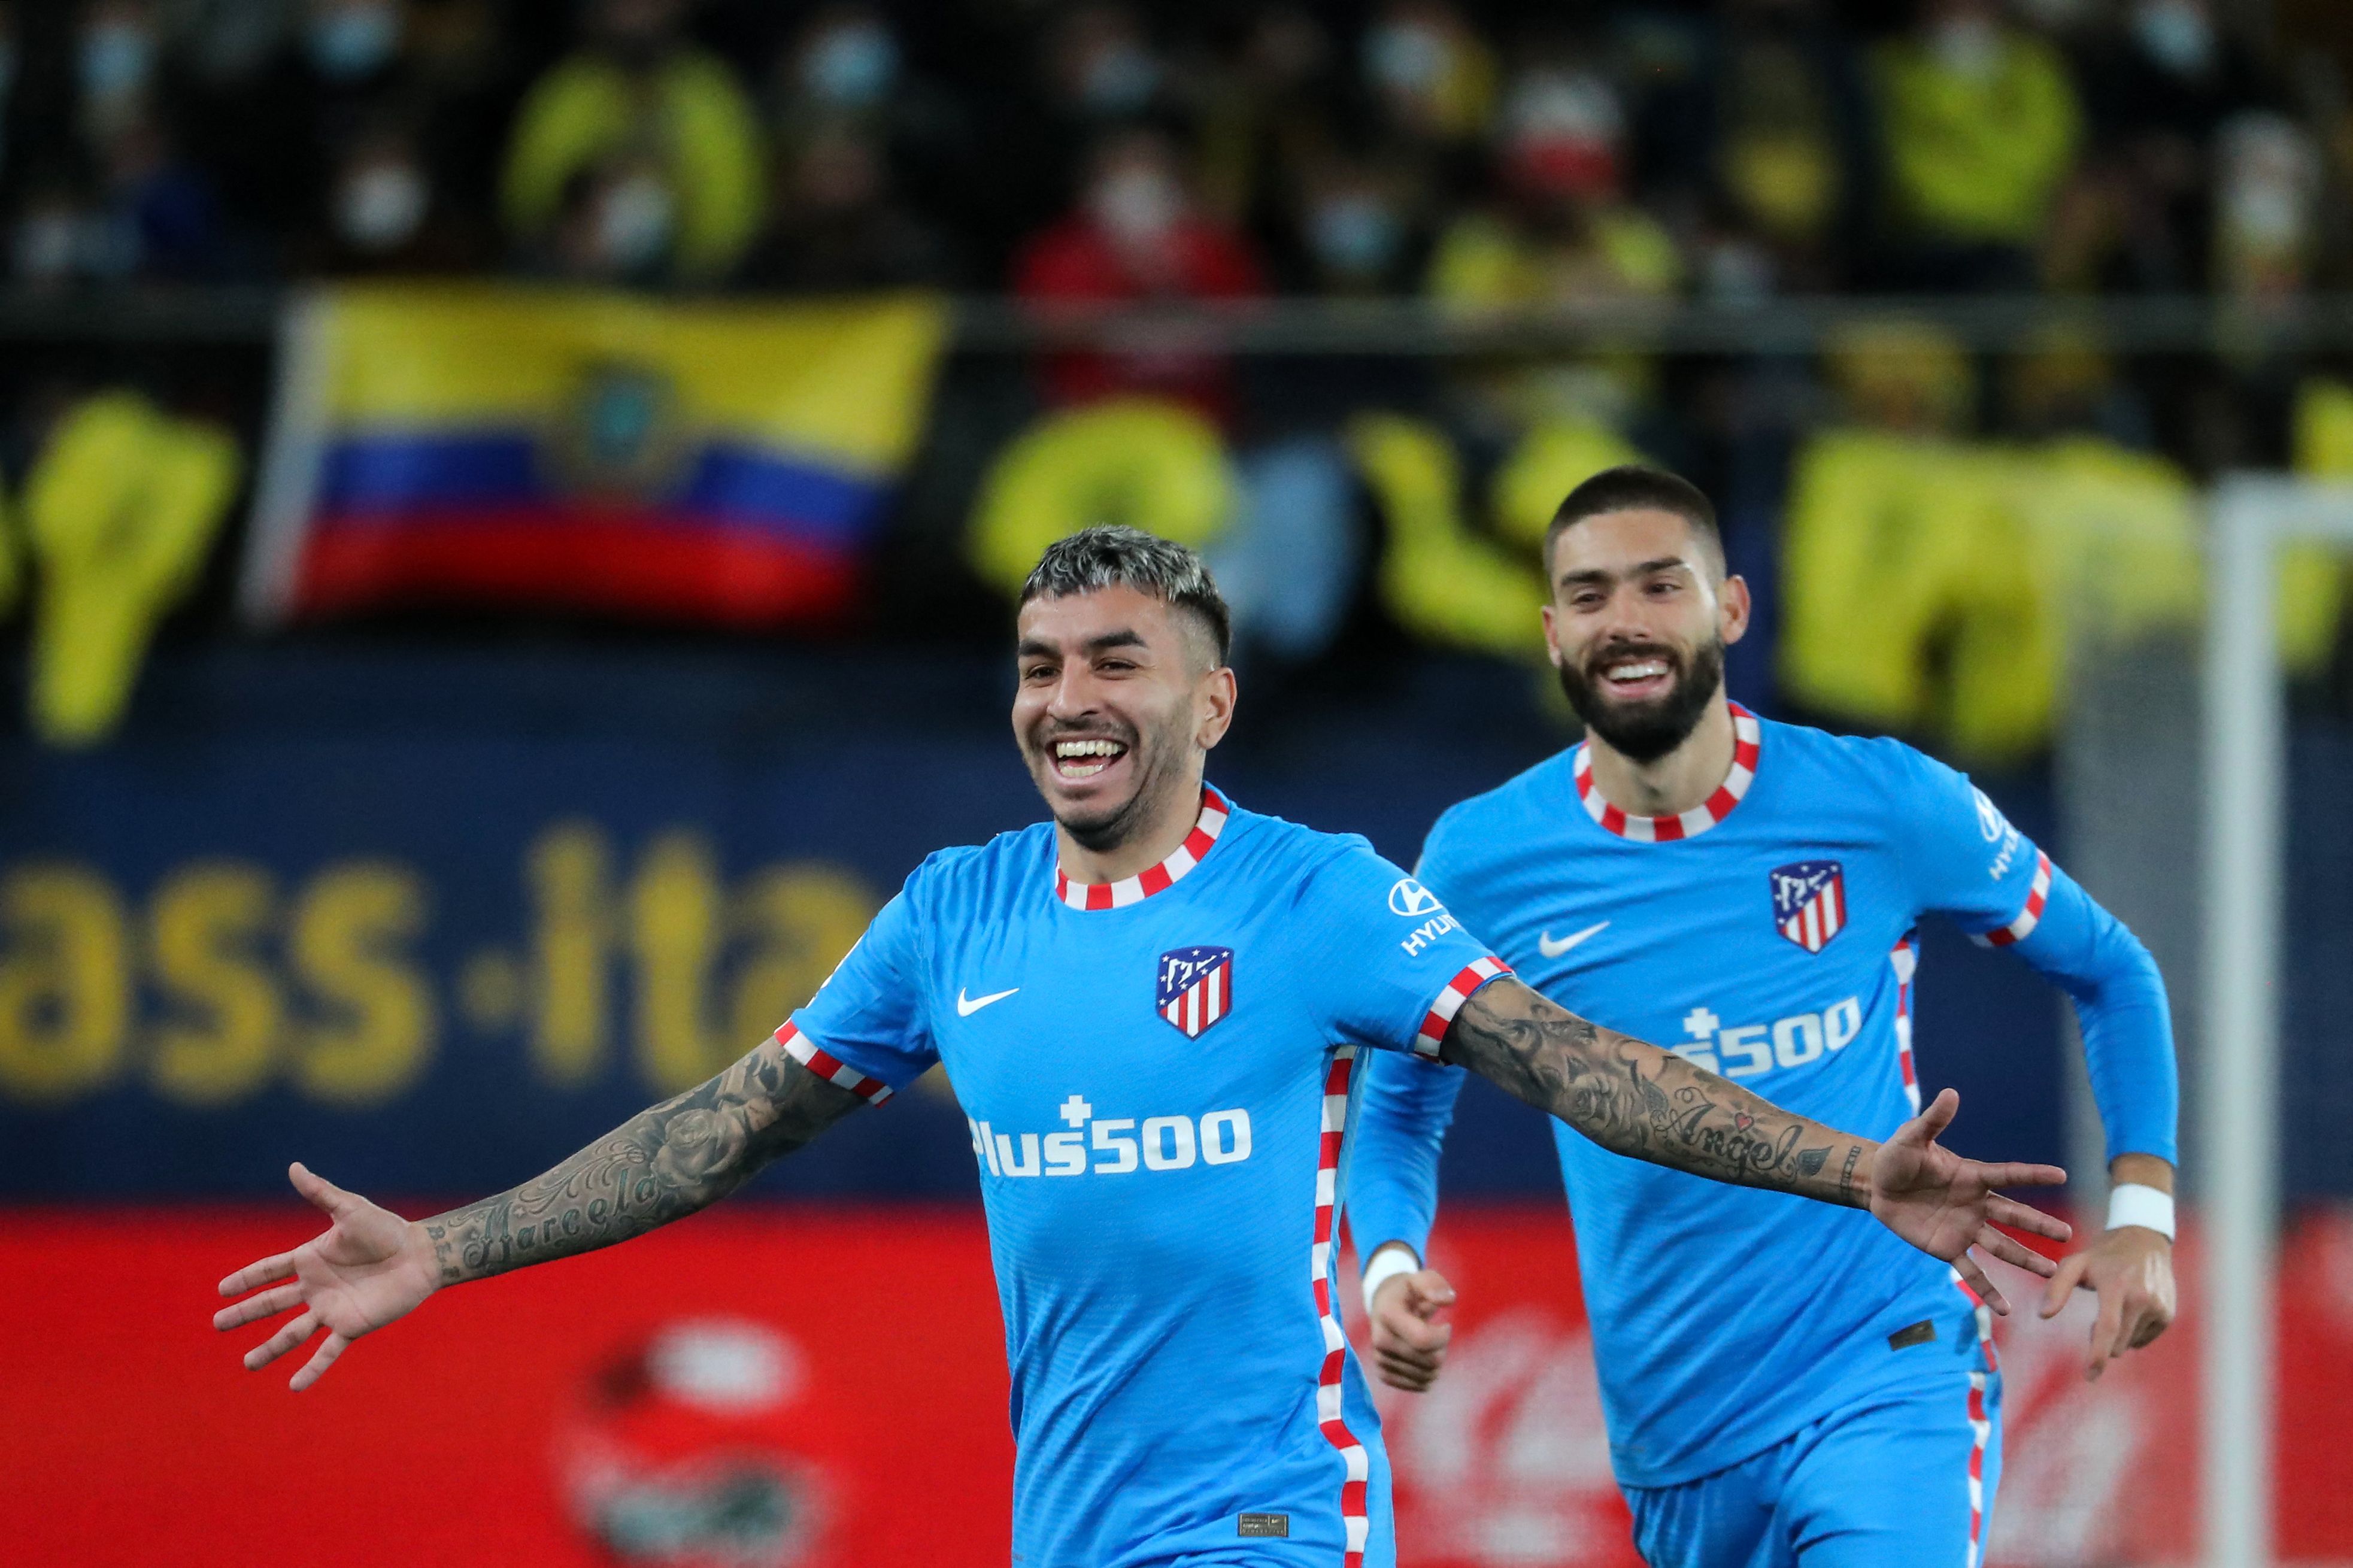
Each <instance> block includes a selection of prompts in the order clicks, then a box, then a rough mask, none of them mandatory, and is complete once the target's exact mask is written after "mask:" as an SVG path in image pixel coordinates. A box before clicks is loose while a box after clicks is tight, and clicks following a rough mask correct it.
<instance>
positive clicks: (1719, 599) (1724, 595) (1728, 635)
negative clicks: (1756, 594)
mask: <svg viewBox="0 0 2353 1568" xmlns="http://www.w3.org/2000/svg"><path fill="white" fill-rule="evenodd" d="M1752 608H1753V605H1752V604H1751V601H1750V600H1749V597H1748V580H1747V579H1746V578H1745V577H1726V578H1725V580H1724V586H1723V587H1722V588H1720V589H1718V590H1717V591H1716V596H1715V625H1716V630H1717V631H1718V632H1719V633H1720V634H1721V635H1722V636H1723V637H1724V640H1725V644H1726V645H1727V646H1729V645H1730V644H1733V643H1736V642H1738V641H1739V640H1740V639H1741V638H1742V637H1746V636H1747V635H1748V615H1749V611H1750V610H1751V609H1752Z"/></svg>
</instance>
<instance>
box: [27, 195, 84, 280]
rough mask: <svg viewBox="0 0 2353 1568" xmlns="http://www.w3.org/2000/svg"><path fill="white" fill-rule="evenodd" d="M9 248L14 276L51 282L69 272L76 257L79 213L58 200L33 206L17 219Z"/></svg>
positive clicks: (80, 235)
mask: <svg viewBox="0 0 2353 1568" xmlns="http://www.w3.org/2000/svg"><path fill="white" fill-rule="evenodd" d="M11 248H12V249H13V250H14V251H15V256H14V258H13V259H14V260H15V261H16V276H17V277H19V278H22V279H25V280H26V282H28V283H55V282H57V281H58V280H59V279H63V278H65V277H66V276H68V275H69V274H70V273H71V272H72V271H73V270H74V264H75V263H76V262H77V261H78V260H79V258H80V254H81V249H82V221H81V216H80V215H79V214H78V213H76V212H75V211H74V210H73V209H72V208H71V207H69V206H66V205H62V204H57V203H51V204H47V205H40V206H37V207H35V208H33V210H31V211H29V212H27V213H26V215H25V216H24V217H23V219H22V220H20V221H19V222H18V223H17V225H16V241H15V244H14V245H13V246H12V247H11Z"/></svg>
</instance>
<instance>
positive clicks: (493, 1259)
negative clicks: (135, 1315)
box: [213, 1039, 861, 1390]
mask: <svg viewBox="0 0 2353 1568" xmlns="http://www.w3.org/2000/svg"><path fill="white" fill-rule="evenodd" d="M860 1103H861V1101H860V1100H859V1098H858V1097H857V1096H856V1095H854V1094H852V1093H850V1092H849V1090H848V1089H840V1088H838V1087H836V1086H835V1085H834V1084H832V1083H829V1082H828V1081H827V1080H826V1079H822V1078H819V1077H818V1075H817V1074H816V1073H814V1072H811V1071H810V1070H809V1069H808V1068H805V1067H803V1066H802V1065H801V1064H800V1063H799V1062H797V1061H795V1060H794V1059H793V1058H792V1057H791V1056H790V1055H788V1054H787V1053H786V1051H785V1049H784V1047H781V1046H780V1045H778V1044H777V1043H776V1041H775V1040H773V1039H772V1040H769V1041H768V1042H767V1043H765V1045H762V1046H761V1047H759V1048H758V1049H756V1050H754V1051H753V1052H752V1053H751V1054H749V1055H748V1056H745V1057H744V1058H743V1059H741V1060H740V1061H738V1062H736V1063H735V1064H734V1065H733V1067H731V1068H728V1069H727V1070H726V1071H724V1072H723V1073H721V1074H719V1075H718V1076H717V1077H716V1078H713V1079H710V1080H709V1081H708V1082H705V1083H703V1084H701V1085H699V1086H698V1087H696V1088H694V1089H689V1090H688V1091H687V1092H686V1093H684V1094H681V1095H680V1096H678V1097H677V1098H676V1099H675V1100H665V1101H664V1102H663V1103H661V1104H659V1105H657V1106H654V1107H653V1108H652V1109H650V1110H643V1111H640V1112H638V1114H637V1115H636V1116H633V1117H631V1118H630V1119H629V1120H628V1121H627V1122H625V1123H623V1124H622V1125H621V1126H620V1127H619V1128H617V1129H616V1130H615V1131H613V1132H612V1133H610V1134H609V1135H608V1136H607V1137H605V1138H603V1139H600V1140H599V1141H597V1142H595V1143H592V1144H590V1145H589V1146H588V1147H587V1148H586V1149H583V1150H581V1151H580V1152H578V1153H576V1154H575V1155H573V1156H572V1157H571V1158H570V1159H568V1160H566V1161H565V1162H564V1163H562V1164H560V1165H558V1166H556V1167H555V1168H554V1170H552V1171H549V1172H548V1173H545V1174H544V1175H542V1176H537V1177H534V1178H533V1180H531V1181H528V1182H525V1183H524V1184H522V1185H521V1186H519V1187H514V1188H511V1189H510V1190H508V1191H506V1192H503V1193H501V1194H498V1195H497V1196H495V1197H489V1198H484V1199H483V1200H481V1201H480V1203H475V1204H469V1205H466V1206H465V1207H463V1208H457V1209H451V1210H450V1211H449V1212H448V1213H447V1214H440V1215H434V1216H433V1217H432V1218H431V1219H427V1220H404V1219H402V1218H401V1217H400V1216H399V1215H396V1214H394V1213H392V1212H391V1211H390V1210H389V1209H385V1208H382V1207H380V1206H378V1205H375V1204H372V1203H370V1202H368V1200H367V1199H365V1198H364V1197H361V1196H359V1195H358V1194H355V1193H347V1192H345V1191H343V1189H342V1188H340V1187H338V1186H336V1185H334V1184H332V1183H331V1182H328V1181H326V1180H325V1179H323V1178H322V1177H320V1176H317V1175H314V1174H313V1173H311V1172H310V1171H308V1170H306V1169H304V1168H303V1167H302V1166H301V1165H299V1164H298V1165H296V1166H294V1167H293V1169H292V1170H291V1172H290V1176H291V1178H292V1180H293V1183H294V1186H295V1190H296V1191H298V1192H300V1193H301V1194H302V1195H303V1196H304V1197H305V1198H307V1199H309V1200H310V1201H311V1203H312V1204H315V1205H318V1207H319V1208H321V1209H322V1210H323V1211H325V1213H326V1214H327V1215H328V1216H329V1217H330V1218H331V1219H332V1222H333V1223H332V1225H330V1226H328V1228H327V1229H326V1230H325V1231H324V1232H323V1233H322V1234H321V1235H319V1236H317V1237H313V1238H312V1239H311V1240H310V1241H307V1242H305V1243H303V1244H302V1245H301V1247H296V1248H295V1249H294V1250H293V1251H291V1252H281V1253H280V1254H278V1255H277V1256H275V1257H272V1258H263V1259H261V1260H260V1261H259V1262H258V1263H252V1264H248V1265H247V1266H246V1267H245V1268H240V1269H238V1270H237V1272H236V1273H234V1274H232V1275H230V1276H229V1277H228V1278H227V1279H224V1280H222V1281H221V1282H220V1293H221V1294H222V1295H224V1296H242V1295H244V1294H245V1292H246V1291H248V1290H253V1289H258V1288H259V1287H261V1286H265V1285H267V1286H271V1287H273V1288H272V1289H266V1290H262V1291H261V1292H260V1294H259V1295H255V1296H248V1297H246V1299H245V1300H241V1301H237V1302H236V1303H235V1304H233V1305H231V1306H227V1307H224V1308H222V1309H221V1310H220V1311H219V1312H217V1313H216V1314H215V1315H214V1317H213V1326H214V1327H215V1328H216V1329H234V1328H238V1327H241V1326H243V1325H244V1324H247V1323H250V1322H256V1321H259V1320H260V1319H263V1318H266V1317H269V1316H271V1315H272V1314H274V1313H278V1312H282V1311H285V1310H288V1309H290V1308H293V1307H301V1309H302V1311H301V1313H300V1314H299V1315H298V1316H296V1317H295V1318H294V1319H292V1320H291V1321H289V1322H287V1323H285V1324H284V1325H282V1326H281V1327H280V1329H279V1330H278V1331H277V1332H276V1333H273V1334H272V1335H270V1336H269V1339H268V1340H266V1341H264V1342H262V1343H260V1344H259V1345H257V1346H255V1347H254V1348H253V1349H252V1350H250V1351H248V1352H246V1356H245V1364H246V1366H247V1367H248V1369H251V1368H258V1367H262V1366H267V1365H268V1364H269V1363H271V1362H273V1361H275V1360H277V1359H278V1358H279V1357H280V1356H281V1355H284V1354H285V1353H286V1352H289V1351H290V1350H292V1349H294V1348H295V1347H296V1346H298V1345H301V1344H302V1343H303V1342H306V1341H307V1340H309V1339H310V1338H311V1336H312V1335H313V1334H315V1333H317V1332H318V1331H319V1330H321V1329H322V1328H323V1329H325V1330H326V1331H327V1338H326V1340H325V1342H323V1343H322V1344H321V1345H320V1347H319V1349H318V1351H317V1352H315V1353H314V1354H312V1356H311V1359H310V1360H309V1361H308V1362H307V1363H304V1364H303V1366H302V1369H301V1371H300V1372H297V1373H295V1374H294V1377H293V1379H292V1386H293V1387H294V1388H295V1389H297V1390H301V1389H304V1388H308V1387H309V1386H310V1385H311V1384H313V1383H316V1382H317V1381H318V1380H319V1378H320V1377H321V1376H322V1374H323V1373H325V1372H326V1370H327V1369H328V1368H329V1367H330V1366H332V1365H333V1364H334V1363H335V1359H336V1358H337V1357H338V1356H340V1355H342V1354H343V1350H344V1348H345V1347H346V1346H348V1345H349V1344H350V1343H351V1342H352V1341H353V1340H355V1339H357V1338H359V1337H360V1336H361V1335H362V1334H364V1333H369V1332H372V1331H375V1330H377V1329H380V1328H383V1327H384V1326H385V1324H386V1323H389V1322H392V1321H395V1320H396V1319H398V1318H402V1317H405V1316H406V1315H407V1314H408V1313H410V1312H413V1311H415V1310H417V1308H418V1307H419V1306H421V1305H423V1303H424V1301H425V1300H426V1298H427V1297H428V1296H430V1295H432V1294H433V1292H434V1291H436V1290H438V1289H440V1288H441V1287H443V1286H445V1285H456V1284H460V1283H463V1282H464V1281H466V1280H469V1279H484V1278H487V1277H488V1276H490V1275H492V1274H502V1273H504V1272H506V1271H507V1270H508V1269H510V1268H522V1266H523V1265H524V1264H527V1263H544V1262H546V1261H547V1260H549V1259H550V1258H567V1257H570V1256H571V1255H572V1254H574V1253H575V1252H589V1251H593V1250H595V1249H596V1248H597V1247H609V1246H611V1245H612V1244H613V1243H614V1242H617V1241H626V1240H628V1238H629V1237H633V1236H638V1235H640V1234H642V1233H643V1232H646V1231H649V1230H651V1229H653V1228H654V1227H655V1226H659V1225H667V1224H669V1223H670V1221H671V1220H674V1219H678V1218H680V1217H681V1216H682V1215H690V1214H692V1213H693V1212H694V1211H695V1210H697V1209H699V1208H702V1207H704V1206H705V1205H709V1204H712V1203H714V1202H716V1201H717V1200H718V1199H720V1198H722V1197H724V1196H725V1195H726V1194H729V1193H731V1192H733V1191H734V1190H735V1189H736V1188H737V1187H739V1186H741V1185H743V1184H744V1183H745V1182H746V1181H748V1180H750V1179H751V1177H752V1176H753V1174H754V1173H756V1172H757V1171H758V1170H759V1169H760V1168H761V1167H762V1166H764V1165H765V1164H767V1163H768V1162H770V1161H771V1160H774V1159H776V1157H778V1156H779V1155H782V1154H786V1153H789V1152H792V1151H793V1150H795V1149H797V1148H799V1147H800V1146H801V1145H802V1144H804V1143H806V1142H808V1141H809V1140H810V1139H812V1138H814V1137H816V1136H817V1135H818V1133H819V1132H822V1131H825V1129H826V1128H828V1127H830V1126H831V1125H832V1124H833V1123H834V1122H836V1121H839V1120H840V1119H841V1118H842V1117H843V1116H845V1115H847V1114H848V1113H849V1111H850V1110H851V1109H853V1108H854V1107H856V1106H857V1105H859V1104H860ZM280 1281H285V1283H280Z"/></svg>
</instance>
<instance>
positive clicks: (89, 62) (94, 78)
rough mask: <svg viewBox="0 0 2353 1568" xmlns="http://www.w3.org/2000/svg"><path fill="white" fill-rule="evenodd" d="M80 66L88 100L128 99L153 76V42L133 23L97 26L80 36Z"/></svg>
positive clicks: (113, 22)
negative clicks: (89, 98)
mask: <svg viewBox="0 0 2353 1568" xmlns="http://www.w3.org/2000/svg"><path fill="white" fill-rule="evenodd" d="M80 65H81V89H82V91H83V92H85V93H87V94H88V95H89V96H90V97H91V98H93V99H99V100H108V101H112V100H121V99H125V98H129V97H131V96H132V94H134V93H136V92H138V91H139V89H142V88H143V87H145V86H146V85H147V81H148V79H149V78H150V77H152V76H153V75H154V73H155V39H154V37H153V35H152V34H150V33H149V32H148V31H147V29H146V28H144V27H142V26H139V25H138V24H137V23H135V22H120V21H110V22H100V23H99V24H98V25H97V26H94V27H92V28H90V30H89V31H88V32H86V33H84V34H82V36H81V57H80Z"/></svg>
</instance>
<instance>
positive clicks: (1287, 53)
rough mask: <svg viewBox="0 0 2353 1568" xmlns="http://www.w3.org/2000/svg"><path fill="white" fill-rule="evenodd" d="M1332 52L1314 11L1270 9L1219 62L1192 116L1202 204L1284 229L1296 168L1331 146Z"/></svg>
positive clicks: (1235, 220)
mask: <svg viewBox="0 0 2353 1568" xmlns="http://www.w3.org/2000/svg"><path fill="white" fill-rule="evenodd" d="M1334 54H1335V50H1334V47H1333V40H1332V36H1331V34H1330V33H1329V32H1328V31H1327V30H1326V29H1325V28H1324V25H1323V23H1321V22H1320V21H1318V20H1317V19H1316V18H1315V16H1314V15H1313V14H1312V13H1310V12H1308V11H1307V10H1305V9H1303V8H1302V7H1300V6H1298V5H1276V6H1272V7H1270V8H1269V9H1267V10H1266V11H1264V12H1262V13H1261V14H1259V15H1258V16H1254V17H1252V18H1251V19H1250V21H1249V23H1248V24H1247V26H1245V27H1244V29H1243V31H1242V33H1241V35H1240V37H1238V38H1237V39H1235V40H1234V41H1233V45H1232V47H1230V48H1229V49H1227V50H1225V51H1224V52H1223V53H1222V54H1220V55H1219V57H1218V58H1217V59H1216V61H1215V64H1214V66H1213V67H1212V68H1210V69H1209V70H1208V72H1207V73H1205V74H1206V80H1205V81H1204V83H1203V87H1202V90H1201V93H1200V105H1199V110H1198V116H1197V120H1198V131H1197V142H1198V163H1199V169H1200V175H1199V187H1200V196H1201V205H1203V206H1204V207H1205V208H1206V209H1207V210H1208V211H1209V212H1212V213H1214V214H1216V215H1217V216H1219V218H1220V219H1222V220H1223V221H1225V222H1227V223H1229V224H1231V225H1233V226H1236V227H1238V228H1250V227H1264V228H1267V229H1269V230H1271V229H1273V228H1276V227H1279V226H1281V221H1282V210H1283V209H1284V208H1285V207H1287V206H1288V205H1291V203H1292V201H1293V198H1294V197H1295V195H1297V187H1296V176H1297V175H1298V174H1299V172H1300V171H1301V170H1302V169H1303V168H1306V167H1307V166H1309V165H1311V164H1313V163H1317V162H1319V161H1320V160H1322V159H1324V158H1326V157H1328V156H1329V155H1330V154H1331V153H1332V150H1333V146H1334V143H1335V137H1336V130H1335V118H1336V116H1335V97H1336V89H1337V88H1338V85H1339V84H1338V83H1337V81H1336V80H1335V66H1334Z"/></svg>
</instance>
